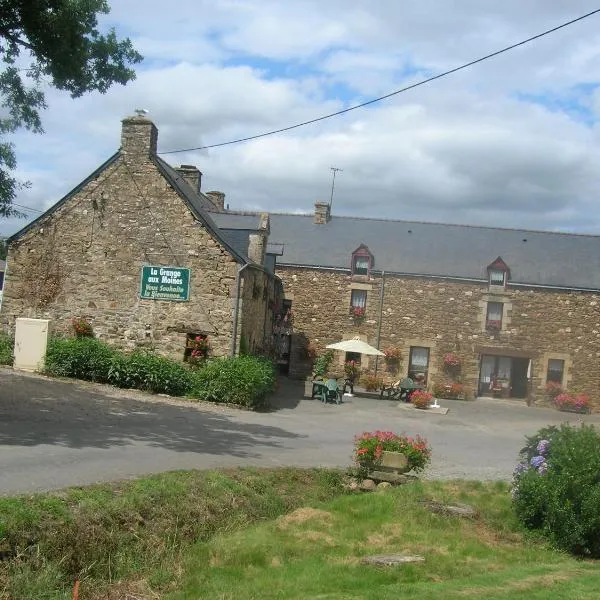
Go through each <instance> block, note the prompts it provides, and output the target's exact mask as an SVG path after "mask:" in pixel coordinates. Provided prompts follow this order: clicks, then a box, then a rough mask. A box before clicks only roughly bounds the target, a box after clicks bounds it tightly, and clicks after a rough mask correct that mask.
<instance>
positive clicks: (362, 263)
mask: <svg viewBox="0 0 600 600" xmlns="http://www.w3.org/2000/svg"><path fill="white" fill-rule="evenodd" d="M370 263H371V261H370V259H369V257H368V256H364V255H360V254H357V255H355V256H354V257H353V260H352V275H368V274H369V268H370V266H371V264H370Z"/></svg>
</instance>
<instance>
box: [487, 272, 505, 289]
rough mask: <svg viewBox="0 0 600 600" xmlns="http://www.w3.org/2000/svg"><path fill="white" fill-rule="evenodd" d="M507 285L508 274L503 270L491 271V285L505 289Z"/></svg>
mask: <svg viewBox="0 0 600 600" xmlns="http://www.w3.org/2000/svg"><path fill="white" fill-rule="evenodd" d="M505 283H506V272H505V271H502V270H501V269H490V285H498V286H502V287H504V284H505Z"/></svg>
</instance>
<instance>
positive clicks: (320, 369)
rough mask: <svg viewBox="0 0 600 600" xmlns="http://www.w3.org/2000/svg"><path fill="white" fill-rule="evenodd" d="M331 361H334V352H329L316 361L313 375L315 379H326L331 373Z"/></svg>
mask: <svg viewBox="0 0 600 600" xmlns="http://www.w3.org/2000/svg"><path fill="white" fill-rule="evenodd" d="M331 361H333V350H327V352H325V353H324V354H321V356H318V357H317V360H315V366H314V369H313V375H314V376H315V377H324V376H325V373H327V371H329V365H330V364H331Z"/></svg>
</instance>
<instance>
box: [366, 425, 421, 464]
mask: <svg viewBox="0 0 600 600" xmlns="http://www.w3.org/2000/svg"><path fill="white" fill-rule="evenodd" d="M384 453H392V454H394V453H395V454H401V455H403V456H404V457H405V458H406V461H405V467H404V468H402V467H398V470H399V471H402V470H403V471H404V472H407V471H411V470H412V471H422V470H423V469H424V468H425V467H426V466H427V465H428V464H429V462H430V460H431V448H430V446H429V443H428V442H427V440H426V439H425V438H423V437H421V436H420V435H417V436H415V437H410V436H405V435H399V434H396V433H393V432H391V431H373V432H369V431H366V432H364V433H362V434H361V435H358V436H356V437H355V439H354V460H355V462H356V463H357V464H358V465H359V466H360V467H362V468H363V469H368V468H371V467H374V466H376V465H378V464H380V463H381V462H382V459H383V456H384Z"/></svg>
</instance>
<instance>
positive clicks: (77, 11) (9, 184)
mask: <svg viewBox="0 0 600 600" xmlns="http://www.w3.org/2000/svg"><path fill="white" fill-rule="evenodd" d="M109 11H110V8H109V6H108V3H107V2H106V0H0V61H2V63H3V64H2V65H0V103H1V106H2V108H1V109H0V217H2V216H4V217H6V216H17V215H19V212H18V211H17V210H15V209H14V208H13V206H12V202H13V200H14V198H15V195H16V192H17V190H18V189H19V188H20V187H22V186H23V185H26V184H23V183H21V182H18V181H17V180H16V179H15V178H14V177H13V176H12V175H11V170H13V169H14V168H15V166H16V160H15V154H14V147H13V144H12V143H10V142H7V141H5V139H4V138H5V137H6V136H7V135H8V134H11V133H13V132H15V131H16V130H17V129H19V128H25V129H28V130H30V131H33V132H35V133H43V129H42V122H41V118H40V111H41V110H43V109H44V108H46V102H45V97H44V92H43V91H42V89H41V88H42V84H48V83H49V84H50V85H52V86H53V87H55V88H57V89H59V90H64V91H66V92H69V93H70V94H71V97H73V98H78V97H79V96H81V95H82V94H84V93H86V92H90V91H99V92H101V93H105V92H106V91H107V90H108V88H109V87H110V86H111V85H112V84H113V83H120V84H122V85H125V84H126V83H128V82H129V81H131V80H132V79H134V78H135V72H134V70H133V69H132V68H131V67H130V65H133V64H135V63H138V62H140V61H141V60H142V57H141V55H140V54H138V53H137V52H136V51H135V49H134V48H133V46H132V44H131V41H130V40H129V39H128V38H126V39H123V40H119V39H118V38H117V36H116V33H115V31H114V29H111V30H110V31H108V33H106V34H102V33H100V32H99V31H98V15H99V14H107V13H108V12H109Z"/></svg>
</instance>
